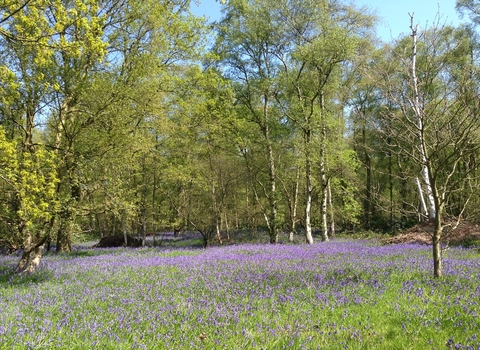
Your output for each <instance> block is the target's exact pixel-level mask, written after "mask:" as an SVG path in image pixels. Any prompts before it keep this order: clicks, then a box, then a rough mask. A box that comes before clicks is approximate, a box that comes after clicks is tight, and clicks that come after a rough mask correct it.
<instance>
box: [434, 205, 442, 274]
mask: <svg viewBox="0 0 480 350" xmlns="http://www.w3.org/2000/svg"><path fill="white" fill-rule="evenodd" d="M437 214H438V215H437V216H436V217H435V231H434V234H433V239H432V244H433V276H434V277H436V278H440V277H442V246H441V239H442V232H443V227H442V223H441V215H440V214H439V213H437Z"/></svg>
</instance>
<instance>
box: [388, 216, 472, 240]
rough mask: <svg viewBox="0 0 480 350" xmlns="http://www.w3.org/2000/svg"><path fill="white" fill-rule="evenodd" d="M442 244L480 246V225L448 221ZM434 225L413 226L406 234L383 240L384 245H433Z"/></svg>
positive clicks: (445, 223)
mask: <svg viewBox="0 0 480 350" xmlns="http://www.w3.org/2000/svg"><path fill="white" fill-rule="evenodd" d="M444 225H446V226H445V228H444V233H443V237H442V243H443V244H447V245H450V244H451V245H457V246H458V245H463V246H472V245H480V225H478V224H474V223H470V222H467V221H461V222H459V223H457V222H456V220H448V219H447V220H446V221H445V222H444ZM433 232H434V223H433V222H431V221H429V222H424V223H420V224H418V225H415V226H413V227H412V228H410V229H408V230H406V231H405V232H404V233H402V234H399V235H397V236H394V237H390V238H387V239H384V240H382V242H383V243H384V244H396V243H419V244H432V236H433Z"/></svg>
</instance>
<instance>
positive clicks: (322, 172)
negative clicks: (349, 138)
mask: <svg viewBox="0 0 480 350" xmlns="http://www.w3.org/2000/svg"><path fill="white" fill-rule="evenodd" d="M324 110H325V101H324V96H323V92H322V93H321V96H320V113H321V121H320V123H321V146H320V147H321V149H320V177H321V181H322V204H321V207H320V215H321V217H322V241H323V242H327V241H328V224H327V186H328V180H327V172H326V162H327V156H326V152H327V126H326V123H325V115H324Z"/></svg>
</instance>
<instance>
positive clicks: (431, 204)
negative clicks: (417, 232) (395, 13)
mask: <svg viewBox="0 0 480 350" xmlns="http://www.w3.org/2000/svg"><path fill="white" fill-rule="evenodd" d="M410 19H411V26H410V28H411V30H412V38H413V47H412V80H413V81H412V84H413V91H414V96H413V106H412V108H413V111H414V113H415V117H416V118H417V130H418V135H417V137H418V149H419V151H420V157H421V161H422V177H423V181H424V183H425V187H426V192H427V193H426V195H427V200H428V218H429V219H434V218H435V201H434V198H433V191H432V185H431V182H430V177H429V171H428V158H427V150H426V145H425V139H424V127H423V113H422V107H421V104H420V95H419V92H418V78H417V68H416V62H417V28H418V26H415V27H414V26H413V15H410Z"/></svg>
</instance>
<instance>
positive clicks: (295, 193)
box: [288, 167, 300, 242]
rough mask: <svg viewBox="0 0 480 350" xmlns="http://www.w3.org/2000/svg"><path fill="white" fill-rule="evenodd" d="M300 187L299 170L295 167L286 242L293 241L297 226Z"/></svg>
mask: <svg viewBox="0 0 480 350" xmlns="http://www.w3.org/2000/svg"><path fill="white" fill-rule="evenodd" d="M299 187H300V168H299V167H297V175H296V177H295V186H294V189H293V198H292V199H291V200H290V203H289V206H290V233H289V235H288V240H289V241H290V242H293V241H294V235H295V229H296V225H297V205H298V189H299Z"/></svg>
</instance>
